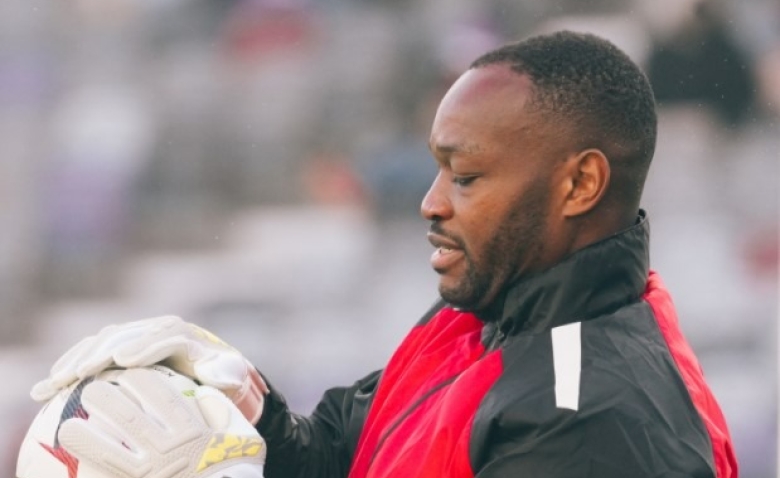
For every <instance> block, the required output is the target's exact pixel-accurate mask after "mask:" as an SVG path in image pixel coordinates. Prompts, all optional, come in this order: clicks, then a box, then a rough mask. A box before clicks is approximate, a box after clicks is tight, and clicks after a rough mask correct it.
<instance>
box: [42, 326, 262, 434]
mask: <svg viewBox="0 0 780 478" xmlns="http://www.w3.org/2000/svg"><path fill="white" fill-rule="evenodd" d="M156 363H162V364H164V365H166V366H168V367H170V368H172V369H173V370H175V371H177V372H179V373H181V374H183V375H186V376H188V377H190V378H192V379H194V380H197V381H198V382H200V383H201V384H203V385H210V386H212V387H214V388H216V389H218V390H220V391H222V392H223V393H224V394H225V395H227V397H228V398H230V399H231V400H232V401H233V403H234V404H236V406H237V407H238V409H239V410H241V413H242V414H243V415H244V417H246V419H247V420H249V422H250V423H253V424H256V423H257V422H258V420H259V419H260V415H261V414H262V412H263V397H264V395H265V394H267V393H268V387H267V386H266V384H265V382H264V381H263V379H262V378H261V377H260V374H259V373H258V372H257V370H256V369H255V368H254V367H253V366H252V364H251V363H249V361H247V360H246V359H245V358H244V357H243V355H241V353H240V352H239V351H238V350H236V349H234V348H233V347H231V346H230V345H228V344H226V343H225V342H223V341H222V340H221V339H219V338H218V337H217V336H215V335H214V334H212V333H211V332H208V331H207V330H205V329H202V328H200V327H198V326H196V325H194V324H191V323H188V322H185V321H183V320H182V319H181V318H179V317H175V316H163V317H155V318H151V319H145V320H140V321H136V322H128V323H125V324H119V325H111V326H108V327H105V328H104V329H102V330H101V331H100V332H99V333H98V334H97V335H93V336H90V337H87V338H85V339H84V340H82V341H81V342H79V343H77V344H76V345H75V346H73V347H72V348H71V349H70V350H68V351H67V352H65V354H64V355H63V356H62V357H60V359H59V360H57V362H56V363H55V364H54V366H52V368H51V372H50V374H49V377H48V378H46V379H45V380H42V381H40V382H38V383H37V384H35V386H34V387H33V389H32V391H31V393H30V396H32V398H33V399H34V400H36V401H39V402H40V401H46V400H48V399H50V398H51V397H53V396H54V395H55V394H56V393H57V392H58V391H59V390H61V389H63V388H65V387H67V386H68V385H70V384H72V383H74V382H76V381H78V380H82V379H84V378H86V377H90V376H93V375H96V374H97V373H99V372H100V371H102V370H105V369H107V368H109V367H113V366H118V367H124V368H132V367H145V366H149V365H153V364H156Z"/></svg>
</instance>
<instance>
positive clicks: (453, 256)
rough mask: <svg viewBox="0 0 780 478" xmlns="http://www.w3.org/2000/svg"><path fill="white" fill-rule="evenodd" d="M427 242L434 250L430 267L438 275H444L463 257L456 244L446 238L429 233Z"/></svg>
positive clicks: (461, 250)
mask: <svg viewBox="0 0 780 478" xmlns="http://www.w3.org/2000/svg"><path fill="white" fill-rule="evenodd" d="M428 242H430V243H431V244H432V245H433V247H435V248H436V250H435V251H433V254H431V266H433V269H434V270H435V271H436V272H438V273H439V274H443V273H445V272H446V271H447V270H448V269H450V268H451V267H452V266H454V265H455V264H456V263H457V262H459V261H460V260H461V259H462V258H463V257H464V253H463V249H462V248H461V247H460V246H459V245H458V243H457V242H455V241H453V240H452V239H449V238H448V237H446V236H443V235H441V234H435V233H433V232H429V233H428Z"/></svg>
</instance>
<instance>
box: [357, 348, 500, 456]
mask: <svg viewBox="0 0 780 478" xmlns="http://www.w3.org/2000/svg"><path fill="white" fill-rule="evenodd" d="M499 335H500V334H499ZM494 338H495V336H494ZM492 342H494V341H493V340H491V343H492ZM491 351H492V349H489V348H487V347H486V348H485V350H483V351H482V353H481V354H480V356H479V357H478V358H477V360H475V362H479V361H480V360H482V358H483V357H485V355H487V354H488V353H489V352H491ZM463 372H465V370H462V371H460V372H458V373H456V374H455V375H453V376H451V377H450V378H448V379H446V380H444V381H442V382H439V383H438V384H436V385H434V386H433V387H432V388H431V389H430V390H428V391H427V392H425V394H423V395H422V396H421V397H420V398H418V399H417V400H415V401H414V403H412V404H411V405H409V408H407V409H406V410H404V413H402V414H401V416H399V417H398V418H396V419H395V421H394V422H393V424H392V425H390V427H389V428H388V429H387V430H385V432H384V433H383V434H382V436H381V437H380V438H379V441H378V442H377V444H376V447H374V452H373V453H372V454H371V459H370V460H369V461H368V467H367V468H366V469H367V470H370V469H371V465H373V464H374V460H375V459H376V456H377V455H378V454H379V450H381V449H382V446H383V445H384V444H385V441H386V440H387V439H388V438H389V437H390V435H391V434H392V433H393V432H394V431H395V429H396V428H398V427H399V426H400V425H401V423H403V421H404V420H406V418H407V417H408V416H409V415H411V414H412V412H414V411H415V410H416V409H417V407H419V406H420V405H421V404H422V403H423V402H424V401H425V400H427V399H428V398H430V396H431V395H433V394H434V393H436V392H438V391H439V390H441V389H442V388H444V387H446V386H447V385H449V384H451V383H452V382H454V381H455V380H457V378H458V377H460V376H461V375H462V374H463Z"/></svg>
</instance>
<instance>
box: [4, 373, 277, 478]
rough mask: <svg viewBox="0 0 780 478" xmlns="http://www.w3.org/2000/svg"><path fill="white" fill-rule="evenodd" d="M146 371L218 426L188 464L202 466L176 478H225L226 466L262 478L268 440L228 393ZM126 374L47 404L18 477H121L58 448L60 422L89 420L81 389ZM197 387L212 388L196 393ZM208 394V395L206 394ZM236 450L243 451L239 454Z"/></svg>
mask: <svg viewBox="0 0 780 478" xmlns="http://www.w3.org/2000/svg"><path fill="white" fill-rule="evenodd" d="M147 368H150V369H152V370H155V371H157V372H159V373H160V374H163V375H164V377H165V378H166V380H169V381H170V382H171V383H173V384H174V387H175V388H176V389H178V390H179V391H180V392H181V393H182V396H184V397H185V400H184V403H185V406H187V407H192V410H195V411H196V412H197V416H200V417H202V421H203V423H204V424H205V426H208V427H212V428H214V427H215V425H214V424H217V425H216V428H217V431H219V433H215V434H214V436H213V437H212V438H211V440H210V441H209V443H208V446H207V447H206V448H205V449H201V450H193V452H194V455H193V456H192V457H191V458H190V461H191V462H192V463H195V464H198V463H200V466H195V467H193V470H190V471H186V472H185V471H182V472H177V474H175V475H173V477H174V478H190V477H194V478H212V477H214V478H219V477H223V476H226V474H225V473H224V471H225V469H226V467H229V473H228V475H229V476H231V477H234V478H262V477H263V475H262V464H263V463H264V461H265V452H266V450H265V442H264V441H263V440H262V438H261V437H260V435H259V434H257V432H256V431H255V430H254V428H253V427H252V425H251V424H249V422H247V421H246V420H245V419H244V418H243V416H242V415H241V414H240V412H239V411H238V409H236V408H235V407H234V406H233V404H232V403H230V402H229V400H227V398H225V397H224V395H221V393H220V392H218V391H216V390H215V389H211V387H201V386H199V385H198V384H197V383H196V382H194V381H193V380H191V379H190V378H188V377H185V376H183V375H180V374H178V373H176V372H173V371H172V370H171V369H169V368H167V367H164V366H161V365H154V366H151V367H147ZM125 372H126V370H124V369H109V370H106V371H104V372H101V373H100V374H98V375H97V376H96V377H90V378H87V379H85V380H83V381H80V382H77V383H74V384H73V385H71V386H69V387H68V388H66V389H63V390H62V391H60V392H59V393H58V394H57V395H56V396H55V397H54V398H52V399H51V400H50V401H49V402H47V403H46V404H45V405H44V406H43V408H41V410H40V411H39V412H38V414H37V415H36V417H35V419H34V420H33V422H32V424H31V425H30V427H29V429H28V430H27V434H26V436H25V437H24V440H23V441H22V446H21V448H20V450H19V458H18V461H17V466H16V478H117V476H116V475H115V474H113V473H111V474H109V473H106V472H105V471H100V470H97V469H95V468H94V467H90V466H84V464H82V465H81V466H80V464H79V461H78V460H77V459H76V458H74V457H73V456H72V455H71V454H70V453H68V452H67V451H66V450H65V448H63V447H62V446H61V445H60V443H59V440H58V438H57V433H58V432H59V429H60V426H61V425H62V423H63V422H65V421H66V420H68V419H71V418H77V419H84V420H89V415H88V413H87V412H86V411H85V410H84V408H83V407H82V402H81V394H82V390H83V389H84V387H85V386H86V385H88V384H89V383H90V382H92V381H94V380H102V381H106V382H109V383H111V384H113V385H115V386H118V387H121V385H120V383H119V382H118V378H119V377H120V375H121V374H123V373H125ZM199 388H201V389H205V388H208V389H209V390H198V389H199ZM196 391H197V393H196ZM204 391H205V392H207V393H206V394H204V393H202V392H204ZM216 394H219V397H215V396H214V395H216ZM96 423H97V422H96ZM100 426H101V431H103V432H105V433H106V435H108V436H111V437H112V438H114V439H115V440H116V441H117V442H120V443H121V444H122V445H123V446H125V447H127V448H129V446H128V445H126V444H125V442H124V441H123V439H122V438H121V437H122V436H123V434H122V432H121V431H118V430H112V429H111V426H110V424H108V423H105V422H101V423H100ZM247 437H249V443H248V442H247ZM238 442H240V443H238ZM237 448H241V449H242V451H241V452H239V453H236V452H235V450H236V449H237ZM247 450H249V451H247ZM228 462H230V463H228ZM212 465H216V466H212ZM133 475H135V473H133ZM155 476H156V475H155Z"/></svg>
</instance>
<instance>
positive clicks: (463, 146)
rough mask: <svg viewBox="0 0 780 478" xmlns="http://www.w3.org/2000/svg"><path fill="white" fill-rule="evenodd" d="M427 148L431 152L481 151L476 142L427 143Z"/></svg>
mask: <svg viewBox="0 0 780 478" xmlns="http://www.w3.org/2000/svg"><path fill="white" fill-rule="evenodd" d="M428 149H430V150H431V152H433V153H440V154H454V153H467V154H468V153H477V152H479V151H482V148H480V147H479V146H478V145H476V144H467V143H454V144H431V143H428Z"/></svg>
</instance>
